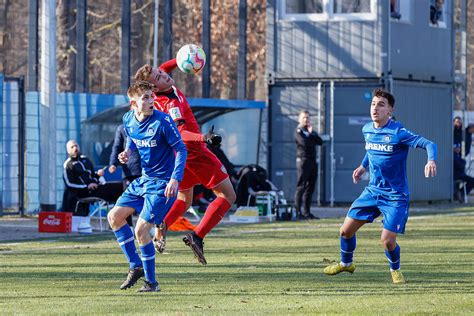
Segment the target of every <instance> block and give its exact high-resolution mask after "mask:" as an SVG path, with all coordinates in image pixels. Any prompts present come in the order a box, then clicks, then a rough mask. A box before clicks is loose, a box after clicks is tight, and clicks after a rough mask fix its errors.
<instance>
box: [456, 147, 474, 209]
mask: <svg viewBox="0 0 474 316" xmlns="http://www.w3.org/2000/svg"><path fill="white" fill-rule="evenodd" d="M453 177H454V199H455V200H458V201H459V202H461V203H462V202H463V201H464V197H463V195H464V192H463V191H464V190H462V189H460V188H459V182H465V183H466V184H465V185H466V194H469V192H471V190H472V189H473V188H474V178H473V177H470V176H468V175H467V174H466V160H464V159H463V158H462V157H461V144H454V154H453Z"/></svg>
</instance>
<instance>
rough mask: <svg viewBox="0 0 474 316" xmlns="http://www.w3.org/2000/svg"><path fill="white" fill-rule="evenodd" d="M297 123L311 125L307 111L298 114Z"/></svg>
mask: <svg viewBox="0 0 474 316" xmlns="http://www.w3.org/2000/svg"><path fill="white" fill-rule="evenodd" d="M298 121H299V122H298V123H300V125H301V126H309V125H311V118H310V117H309V114H308V113H302V114H300V116H299V119H298Z"/></svg>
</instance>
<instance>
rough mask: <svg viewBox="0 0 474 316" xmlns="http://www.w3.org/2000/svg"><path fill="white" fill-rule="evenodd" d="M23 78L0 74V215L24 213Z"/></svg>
mask: <svg viewBox="0 0 474 316" xmlns="http://www.w3.org/2000/svg"><path fill="white" fill-rule="evenodd" d="M23 83H24V79H23V77H20V78H9V77H3V75H2V74H0V105H1V108H0V118H1V119H0V216H2V215H15V214H19V215H23V212H24V189H25V183H24V173H25V172H24V170H25V169H24V162H25V123H24V122H25V111H24V108H25V102H24V84H23Z"/></svg>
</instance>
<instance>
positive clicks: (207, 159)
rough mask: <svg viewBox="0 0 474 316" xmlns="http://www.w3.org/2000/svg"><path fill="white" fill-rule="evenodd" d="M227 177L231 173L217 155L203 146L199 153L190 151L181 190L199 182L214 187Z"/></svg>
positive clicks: (207, 186) (180, 186)
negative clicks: (228, 172)
mask: <svg viewBox="0 0 474 316" xmlns="http://www.w3.org/2000/svg"><path fill="white" fill-rule="evenodd" d="M227 178H229V175H228V174H227V171H226V170H225V167H224V165H222V163H221V162H220V160H219V159H218V158H217V157H216V155H214V154H213V153H212V152H211V151H210V150H209V149H207V148H205V147H203V148H202V149H201V150H200V152H199V154H195V153H194V152H191V151H189V152H188V158H187V159H186V167H185V168H184V176H183V181H181V183H180V184H179V191H185V190H188V189H191V188H192V187H194V186H195V185H198V184H202V185H203V186H205V187H206V188H208V189H213V188H215V187H216V186H217V185H219V184H220V183H221V182H222V181H224V180H225V179H227Z"/></svg>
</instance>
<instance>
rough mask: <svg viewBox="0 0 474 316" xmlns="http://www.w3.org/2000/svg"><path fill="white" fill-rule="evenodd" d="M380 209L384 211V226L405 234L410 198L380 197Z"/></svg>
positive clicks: (389, 229) (394, 231)
mask: <svg viewBox="0 0 474 316" xmlns="http://www.w3.org/2000/svg"><path fill="white" fill-rule="evenodd" d="M378 202H379V209H380V211H381V212H382V213H383V228H384V229H386V230H388V231H391V232H393V233H395V234H403V233H404V232H405V226H406V223H407V220H408V211H409V205H410V203H409V200H408V199H407V198H406V197H404V196H391V197H388V198H381V199H379V201H378Z"/></svg>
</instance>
